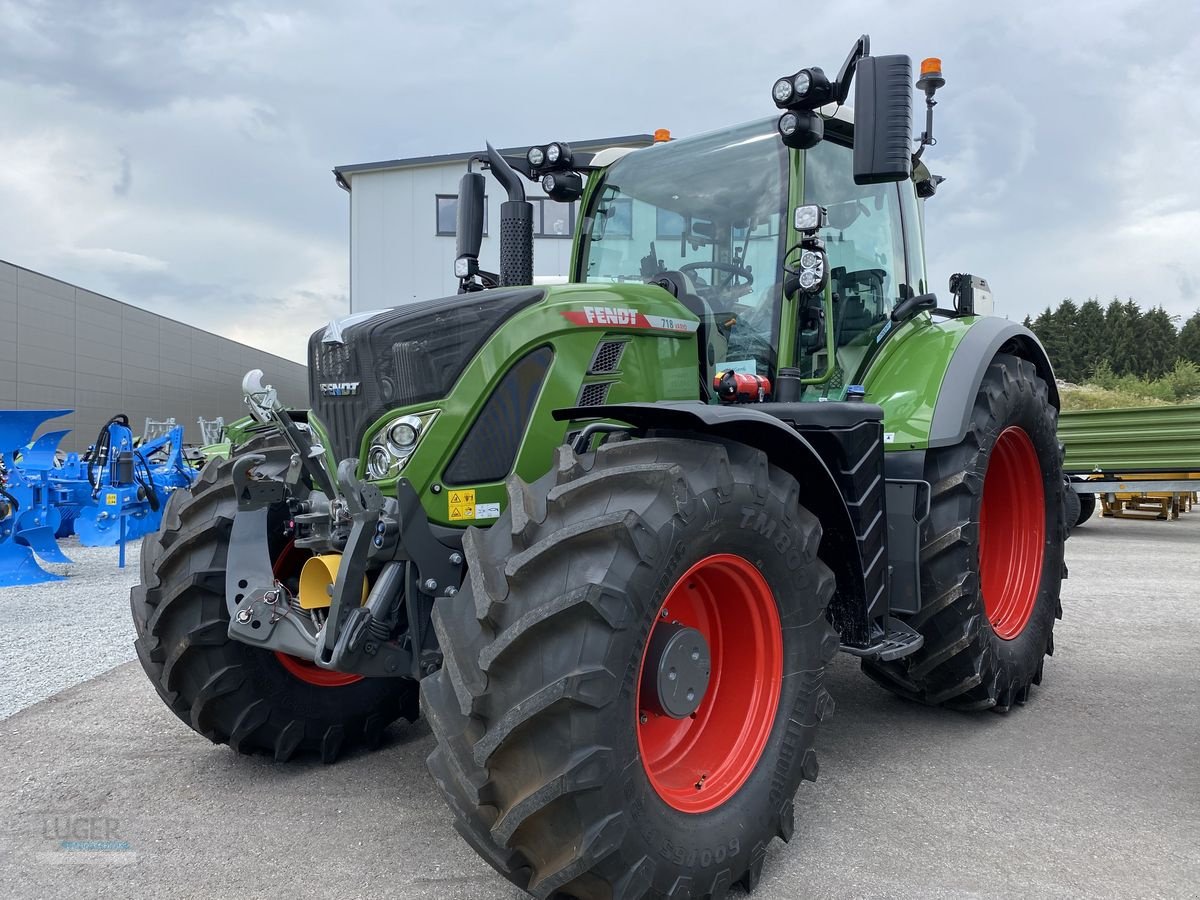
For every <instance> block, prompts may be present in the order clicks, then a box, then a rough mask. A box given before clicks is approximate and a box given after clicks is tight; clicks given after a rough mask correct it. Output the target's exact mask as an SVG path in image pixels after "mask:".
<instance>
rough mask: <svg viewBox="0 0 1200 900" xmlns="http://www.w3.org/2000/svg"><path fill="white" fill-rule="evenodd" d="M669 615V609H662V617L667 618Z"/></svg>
mask: <svg viewBox="0 0 1200 900" xmlns="http://www.w3.org/2000/svg"><path fill="white" fill-rule="evenodd" d="M668 615H670V613H668V612H667V611H666V610H665V609H664V610H663V611H662V617H663V618H664V619H665V618H666V617H667V616H668Z"/></svg>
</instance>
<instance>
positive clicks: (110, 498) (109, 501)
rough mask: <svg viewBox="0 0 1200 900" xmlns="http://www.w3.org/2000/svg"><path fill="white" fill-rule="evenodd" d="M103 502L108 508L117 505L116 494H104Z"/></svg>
mask: <svg viewBox="0 0 1200 900" xmlns="http://www.w3.org/2000/svg"><path fill="white" fill-rule="evenodd" d="M104 502H105V504H106V505H108V506H116V505H117V495H116V494H105V495H104Z"/></svg>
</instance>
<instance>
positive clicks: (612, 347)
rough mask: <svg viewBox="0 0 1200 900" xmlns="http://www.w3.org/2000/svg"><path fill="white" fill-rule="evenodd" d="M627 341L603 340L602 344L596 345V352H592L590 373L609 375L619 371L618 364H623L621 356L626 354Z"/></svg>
mask: <svg viewBox="0 0 1200 900" xmlns="http://www.w3.org/2000/svg"><path fill="white" fill-rule="evenodd" d="M627 343H628V341H601V342H600V345H599V346H598V347H596V352H595V353H593V354H592V362H591V365H589V366H588V374H589V375H607V374H609V373H610V372H615V371H617V366H619V365H620V364H621V357H622V356H624V355H625V346H626V344H627Z"/></svg>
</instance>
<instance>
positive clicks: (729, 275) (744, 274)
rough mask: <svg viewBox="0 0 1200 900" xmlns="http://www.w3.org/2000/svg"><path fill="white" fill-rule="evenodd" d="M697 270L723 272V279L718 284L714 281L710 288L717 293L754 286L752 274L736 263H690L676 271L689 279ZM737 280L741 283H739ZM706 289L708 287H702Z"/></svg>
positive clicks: (714, 261)
mask: <svg viewBox="0 0 1200 900" xmlns="http://www.w3.org/2000/svg"><path fill="white" fill-rule="evenodd" d="M697 269H711V270H712V271H714V272H724V273H725V278H724V279H723V280H722V281H720V282H719V283H718V282H716V281H715V280H714V283H713V284H712V288H713V289H714V290H718V291H726V290H729V289H730V288H744V289H747V290H748V289H749V288H750V286H751V285H753V284H754V273H753V272H751V271H750V270H749V269H747V268H746V267H745V266H739V265H738V264H737V263H728V262H717V261H716V260H713V261H711V262H703V261H701V262H691V263H685V264H684V265H682V266H680V267H679V269H678V271H680V272H683V273H684V274H685V275H687V276H689V277H691V274H692V273H693V272H695V271H696V270H697ZM739 279H741V282H740V283H739ZM703 286H704V287H708V285H703Z"/></svg>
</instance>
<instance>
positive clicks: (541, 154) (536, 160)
mask: <svg viewBox="0 0 1200 900" xmlns="http://www.w3.org/2000/svg"><path fill="white" fill-rule="evenodd" d="M525 158H526V159H527V160H529V165H530V166H532V167H533V168H535V169H536V168H539V167H540V166H541V165H542V163H544V162H545V161H546V152H545V151H544V150H543V149H542V148H541V147H530V148H529V152H528V153H526V154H525Z"/></svg>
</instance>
